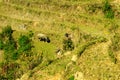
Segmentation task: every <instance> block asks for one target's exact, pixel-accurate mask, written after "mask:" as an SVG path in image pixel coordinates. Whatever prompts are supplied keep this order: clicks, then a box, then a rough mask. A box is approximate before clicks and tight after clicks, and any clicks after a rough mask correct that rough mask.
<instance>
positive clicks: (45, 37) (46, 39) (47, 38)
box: [37, 33, 50, 43]
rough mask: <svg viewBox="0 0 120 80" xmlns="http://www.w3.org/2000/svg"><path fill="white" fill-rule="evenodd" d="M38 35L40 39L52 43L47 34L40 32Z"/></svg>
mask: <svg viewBox="0 0 120 80" xmlns="http://www.w3.org/2000/svg"><path fill="white" fill-rule="evenodd" d="M37 37H38V39H39V40H40V41H43V42H47V43H50V39H49V37H48V36H46V35H45V34H42V33H39V34H38V35H37Z"/></svg>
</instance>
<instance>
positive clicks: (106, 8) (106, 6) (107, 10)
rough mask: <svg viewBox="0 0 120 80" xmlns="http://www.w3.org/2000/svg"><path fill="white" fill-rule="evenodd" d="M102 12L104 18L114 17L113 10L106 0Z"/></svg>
mask: <svg viewBox="0 0 120 80" xmlns="http://www.w3.org/2000/svg"><path fill="white" fill-rule="evenodd" d="M103 13H104V15H105V17H106V18H109V19H112V18H114V11H113V9H112V7H111V5H110V3H109V2H108V0H105V1H104V3H103Z"/></svg>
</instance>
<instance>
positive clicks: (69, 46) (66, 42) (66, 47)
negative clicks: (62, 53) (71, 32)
mask: <svg viewBox="0 0 120 80" xmlns="http://www.w3.org/2000/svg"><path fill="white" fill-rule="evenodd" d="M63 49H64V50H70V51H71V50H73V49H74V45H73V42H72V40H71V39H64V40H63Z"/></svg>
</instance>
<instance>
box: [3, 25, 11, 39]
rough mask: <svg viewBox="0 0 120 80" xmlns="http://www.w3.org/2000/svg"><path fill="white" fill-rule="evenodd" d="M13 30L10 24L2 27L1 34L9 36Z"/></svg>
mask: <svg viewBox="0 0 120 80" xmlns="http://www.w3.org/2000/svg"><path fill="white" fill-rule="evenodd" d="M12 33H13V30H12V28H11V26H6V27H5V28H3V29H2V35H3V36H4V37H8V38H10V37H11V36H12Z"/></svg>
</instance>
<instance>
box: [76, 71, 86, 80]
mask: <svg viewBox="0 0 120 80" xmlns="http://www.w3.org/2000/svg"><path fill="white" fill-rule="evenodd" d="M74 80H84V77H83V73H82V72H76V73H75V74H74Z"/></svg>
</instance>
